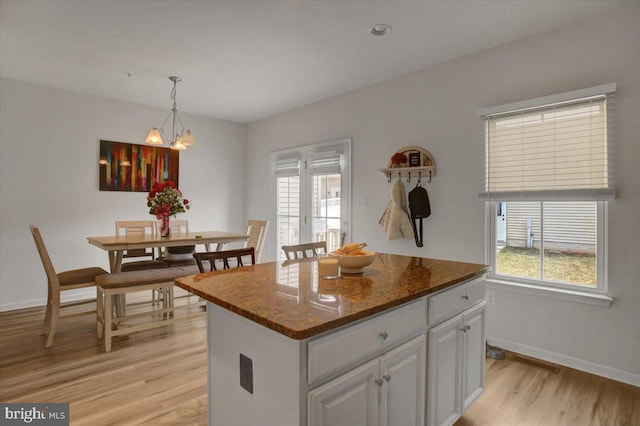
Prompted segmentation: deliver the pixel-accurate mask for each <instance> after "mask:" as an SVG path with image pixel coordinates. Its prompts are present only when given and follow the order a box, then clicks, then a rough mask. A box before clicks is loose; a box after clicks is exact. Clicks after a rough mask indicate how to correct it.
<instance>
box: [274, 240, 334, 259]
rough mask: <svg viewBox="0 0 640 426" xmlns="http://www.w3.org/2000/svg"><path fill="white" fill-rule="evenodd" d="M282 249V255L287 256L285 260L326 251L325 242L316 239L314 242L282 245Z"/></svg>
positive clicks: (315, 255) (313, 255)
mask: <svg viewBox="0 0 640 426" xmlns="http://www.w3.org/2000/svg"><path fill="white" fill-rule="evenodd" d="M282 251H284V255H285V256H287V260H293V259H306V258H308V257H318V254H319V253H326V252H327V242H326V241H318V242H315V243H305V244H295V245H290V246H282Z"/></svg>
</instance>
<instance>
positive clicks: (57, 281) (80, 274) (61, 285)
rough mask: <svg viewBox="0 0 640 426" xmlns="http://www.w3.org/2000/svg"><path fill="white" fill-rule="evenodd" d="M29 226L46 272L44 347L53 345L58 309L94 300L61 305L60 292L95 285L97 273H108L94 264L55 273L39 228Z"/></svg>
mask: <svg viewBox="0 0 640 426" xmlns="http://www.w3.org/2000/svg"><path fill="white" fill-rule="evenodd" d="M29 228H30V229H31V234H32V235H33V239H34V241H35V242H36V247H37V248H38V254H39V255H40V260H41V261H42V266H43V267H44V271H45V273H46V274H47V283H48V284H47V287H48V291H47V294H48V295H47V308H46V312H45V316H44V327H43V333H44V334H46V336H47V340H46V342H45V344H44V347H45V348H50V347H51V345H53V338H54V337H55V334H56V329H57V327H58V319H59V318H61V315H60V309H61V308H67V307H71V306H78V305H82V304H86V303H95V301H96V299H95V298H92V299H88V300H81V301H77V302H69V303H65V304H62V305H61V304H60V293H62V292H63V291H65V290H75V289H78V288H86V287H95V286H96V282H95V279H96V277H97V276H98V275H102V274H108V272H107V271H105V270H104V269H102V268H100V267H97V266H94V267H90V268H82V269H72V270H69V271H64V272H60V273H56V270H55V268H54V267H53V263H52V262H51V258H50V257H49V253H48V252H47V248H46V247H45V245H44V241H43V240H42V235H41V234H40V230H39V229H38V228H37V227H36V226H34V225H31V226H29ZM93 312H95V311H93ZM65 316H72V315H65ZM62 318H64V317H62Z"/></svg>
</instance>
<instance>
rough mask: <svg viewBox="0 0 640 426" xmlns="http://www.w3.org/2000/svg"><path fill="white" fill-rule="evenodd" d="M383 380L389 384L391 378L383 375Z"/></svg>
mask: <svg viewBox="0 0 640 426" xmlns="http://www.w3.org/2000/svg"><path fill="white" fill-rule="evenodd" d="M382 378H383V379H385V380H386V381H387V383H389V382H390V381H391V376H390V375H388V374H385V375H384V376H382Z"/></svg>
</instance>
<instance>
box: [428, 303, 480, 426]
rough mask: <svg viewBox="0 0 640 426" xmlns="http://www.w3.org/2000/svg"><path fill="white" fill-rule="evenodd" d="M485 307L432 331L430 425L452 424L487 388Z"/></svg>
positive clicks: (430, 346) (430, 332) (475, 308)
mask: <svg viewBox="0 0 640 426" xmlns="http://www.w3.org/2000/svg"><path fill="white" fill-rule="evenodd" d="M485 306H486V302H480V303H477V304H476V305H474V306H473V307H471V308H469V309H468V310H466V311H464V312H462V313H460V314H458V315H455V316H454V317H453V318H451V319H449V320H447V321H445V322H443V323H442V324H440V325H437V326H436V327H433V328H431V329H430V330H429V354H428V372H427V375H428V377H429V381H428V389H427V396H428V399H427V426H442V425H451V424H453V423H454V422H455V421H456V420H457V419H458V418H459V417H460V416H461V414H462V413H463V412H464V410H466V408H467V407H468V406H469V405H471V403H472V402H473V401H475V399H476V398H477V397H478V396H480V394H481V393H482V391H483V390H484V359H485V358H484V347H485V336H484V316H485Z"/></svg>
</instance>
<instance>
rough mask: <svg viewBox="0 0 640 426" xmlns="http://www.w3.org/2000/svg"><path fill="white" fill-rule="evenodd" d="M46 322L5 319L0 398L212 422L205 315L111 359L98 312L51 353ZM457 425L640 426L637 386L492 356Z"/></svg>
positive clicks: (104, 414)
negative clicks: (99, 332) (480, 388)
mask: <svg viewBox="0 0 640 426" xmlns="http://www.w3.org/2000/svg"><path fill="white" fill-rule="evenodd" d="M176 290H177V292H180V291H181V290H180V289H176ZM139 297H140V298H141V299H144V297H146V296H145V295H140V296H139ZM93 308H94V307H91V306H90V305H89V306H87V307H82V308H77V309H89V310H90V309H93ZM73 309H74V310H75V309H76V308H73ZM43 318H44V308H30V309H22V310H19V311H12V312H2V313H0V401H2V402H68V403H69V404H70V415H71V424H72V425H74V426H75V425H78V426H84V425H87V426H102V425H132V426H134V425H135V426H137V425H180V426H182V425H201V426H203V425H206V424H207V353H206V338H207V335H206V318H205V317H201V318H195V319H192V320H188V321H184V322H178V323H174V324H171V325H167V326H165V327H161V328H156V329H153V330H146V331H142V332H139V333H134V334H131V335H129V336H123V337H116V338H114V341H113V349H112V351H111V352H109V353H105V352H104V344H103V342H102V341H98V340H97V338H96V335H95V315H91V314H88V315H83V316H77V317H72V318H65V319H62V320H61V321H60V325H59V330H58V332H57V333H56V338H55V341H54V344H53V347H52V348H50V349H44V337H43V336H41V334H40V333H41V330H42V321H43ZM456 425H457V426H561V425H567V426H575V425H580V426H600V425H603V426H605V425H606V426H609V425H620V426H640V388H637V387H633V386H630V385H626V384H623V383H619V382H615V381H613V380H609V379H605V378H602V377H598V376H594V375H591V374H587V373H584V372H580V371H577V370H573V369H570V368H566V367H561V366H557V365H555V364H551V363H546V362H544V361H540V360H535V359H532V358H528V357H524V356H521V355H518V354H512V353H507V359H505V360H494V359H487V385H486V390H485V393H484V394H483V395H482V396H481V397H480V398H479V399H478V401H476V403H475V404H474V405H472V406H471V408H470V409H469V410H468V411H467V413H465V415H464V416H463V417H462V418H461V419H460V420H458V422H457V423H456Z"/></svg>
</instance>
